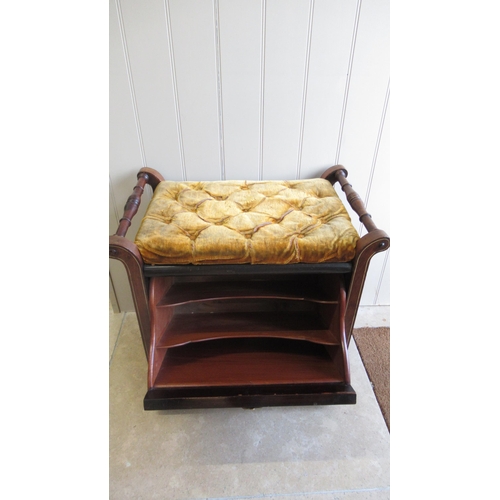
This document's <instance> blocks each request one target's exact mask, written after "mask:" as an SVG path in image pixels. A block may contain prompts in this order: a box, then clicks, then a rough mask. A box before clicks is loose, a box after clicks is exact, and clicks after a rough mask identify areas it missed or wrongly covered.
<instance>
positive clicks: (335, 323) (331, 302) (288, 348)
mask: <svg viewBox="0 0 500 500" xmlns="http://www.w3.org/2000/svg"><path fill="white" fill-rule="evenodd" d="M150 304H151V307H152V310H151V313H152V314H151V316H152V319H153V322H152V323H153V326H152V339H151V349H150V366H149V377H148V393H147V395H146V398H145V400H144V407H145V409H174V408H188V407H191V408H192V407H226V406H243V407H255V406H262V405H265V406H274V405H290V404H354V403H355V401H356V394H355V392H354V390H353V389H352V387H351V386H350V376H349V365H348V359H347V349H346V345H345V334H343V314H344V308H345V291H344V284H343V280H342V276H341V275H310V276H299V277H290V276H281V275H276V276H266V277H265V279H264V278H261V277H258V276H257V277H248V276H245V277H244V278H243V279H238V277H234V278H229V279H228V277H224V278H217V277H205V276H202V277H188V278H185V277H153V278H151V283H150ZM318 398H319V399H318ZM318 401H323V403H319V402H318Z"/></svg>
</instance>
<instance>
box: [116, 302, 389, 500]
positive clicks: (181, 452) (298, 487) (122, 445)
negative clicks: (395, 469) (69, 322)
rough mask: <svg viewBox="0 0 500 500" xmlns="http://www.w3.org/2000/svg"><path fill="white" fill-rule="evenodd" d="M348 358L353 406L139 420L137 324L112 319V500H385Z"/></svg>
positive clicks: (370, 413) (379, 424) (375, 444)
mask: <svg viewBox="0 0 500 500" xmlns="http://www.w3.org/2000/svg"><path fill="white" fill-rule="evenodd" d="M349 351H350V358H351V374H352V385H353V387H354V389H355V390H356V392H357V401H358V402H357V404H356V405H348V406H325V407H287V408H261V409H256V410H242V409H232V408H231V409H212V410H182V411H181V410H176V411H171V412H164V411H149V412H145V411H144V410H143V408H142V400H143V397H144V394H145V393H146V389H147V387H146V369H147V363H146V358H145V355H144V351H143V348H142V343H141V340H140V334H139V327H138V325H137V320H136V316H135V314H134V313H126V314H124V313H121V314H114V313H113V312H112V311H111V310H110V379H109V383H110V392H109V398H110V462H109V467H110V468H109V471H110V476H109V484H110V499H116V500H122V499H128V498H132V499H135V500H139V499H166V500H167V499H168V500H175V499H228V498H232V499H234V498H236V499H239V498H245V499H246V498H249V499H253V498H265V499H286V498H290V499H295V498H297V499H302V498H311V499H315V500H326V499H339V500H365V499H366V500H382V499H388V498H389V432H388V430H387V427H386V425H385V422H384V419H383V417H382V414H381V411H380V408H379V406H378V404H377V401H376V399H375V396H374V393H373V390H372V387H371V384H370V382H369V380H368V377H367V375H366V371H365V369H364V367H363V364H362V362H361V359H360V357H359V353H358V351H357V349H356V346H355V345H354V342H352V343H351V346H350V348H349Z"/></svg>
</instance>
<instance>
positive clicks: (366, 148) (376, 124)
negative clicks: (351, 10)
mask: <svg viewBox="0 0 500 500" xmlns="http://www.w3.org/2000/svg"><path fill="white" fill-rule="evenodd" d="M388 81H389V0H363V2H362V3H361V11H360V16H359V24H358V27H357V37H356V45H355V51H354V60H353V64H352V74H351V78H350V85H349V88H348V98H347V107H346V113H345V120H344V123H343V127H342V137H341V143H340V155H339V163H341V164H343V165H344V166H345V167H346V168H347V169H348V171H349V172H350V173H352V176H353V179H354V178H355V179H356V183H355V188H356V190H357V191H358V193H359V194H361V195H362V196H364V195H365V193H366V189H367V186H368V181H369V178H370V171H371V167H372V161H373V155H374V151H375V146H376V142H377V137H378V132H379V129H380V120H381V116H382V112H383V108H384V102H385V96H386V91H387V83H388Z"/></svg>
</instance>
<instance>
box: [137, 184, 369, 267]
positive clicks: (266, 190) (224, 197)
mask: <svg viewBox="0 0 500 500" xmlns="http://www.w3.org/2000/svg"><path fill="white" fill-rule="evenodd" d="M358 239H359V236H358V233H357V232H356V230H355V229H354V227H353V226H352V224H351V221H350V218H349V215H348V214H347V211H346V209H345V207H344V205H343V204H342V202H341V201H340V199H339V197H338V196H337V193H336V192H335V190H334V188H333V187H332V185H331V184H330V182H328V181H327V180H325V179H308V180H296V181H252V182H250V181H212V182H173V181H162V182H161V183H160V184H159V185H158V186H157V188H156V189H155V192H154V195H153V199H152V200H151V203H150V205H149V207H148V209H147V212H146V215H145V217H144V219H143V221H142V223H141V226H140V228H139V231H138V233H137V236H136V241H135V243H136V245H137V247H138V248H139V251H140V253H141V255H142V257H143V260H144V262H145V263H147V264H243V263H252V264H289V263H296V262H309V263H313V262H347V261H350V260H351V259H352V258H353V257H354V254H355V249H356V243H357V241H358Z"/></svg>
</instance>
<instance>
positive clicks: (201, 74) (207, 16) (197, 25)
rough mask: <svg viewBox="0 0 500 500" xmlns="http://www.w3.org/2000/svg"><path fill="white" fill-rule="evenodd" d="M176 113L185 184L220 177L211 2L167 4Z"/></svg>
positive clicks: (179, 0) (184, 0) (191, 0)
mask: <svg viewBox="0 0 500 500" xmlns="http://www.w3.org/2000/svg"><path fill="white" fill-rule="evenodd" d="M169 5H170V16H171V22H172V38H173V49H174V57H175V68H176V76H177V89H178V95H179V109H180V118H181V126H182V139H183V144H184V157H185V163H186V174H187V179H188V180H218V179H220V178H221V158H220V142H219V109H218V97H217V95H218V94H217V67H216V55H215V26H214V5H213V2H212V1H211V0H170V1H169Z"/></svg>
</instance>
